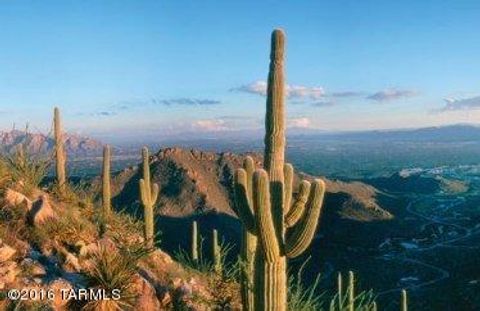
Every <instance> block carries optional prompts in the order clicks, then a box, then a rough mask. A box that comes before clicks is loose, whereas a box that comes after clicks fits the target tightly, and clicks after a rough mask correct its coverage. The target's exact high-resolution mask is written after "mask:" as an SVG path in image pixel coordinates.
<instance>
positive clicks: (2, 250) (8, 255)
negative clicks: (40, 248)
mask: <svg viewBox="0 0 480 311" xmlns="http://www.w3.org/2000/svg"><path fill="white" fill-rule="evenodd" d="M16 252H17V251H16V250H15V249H14V248H12V247H10V246H8V245H7V244H5V243H3V241H2V240H0V263H2V262H6V261H8V260H10V259H12V257H13V255H15V253H16Z"/></svg>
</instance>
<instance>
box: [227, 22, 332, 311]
mask: <svg viewBox="0 0 480 311" xmlns="http://www.w3.org/2000/svg"><path fill="white" fill-rule="evenodd" d="M284 44H285V35H284V33H283V31H281V30H275V31H274V32H273V34H272V51H271V54H270V71H269V75H268V86H267V112H266V116H265V127H266V133H265V153H264V168H265V170H263V169H259V170H256V171H255V173H254V174H253V181H250V180H248V175H247V172H246V170H245V169H243V168H241V169H238V170H237V171H236V173H235V201H236V203H237V204H236V205H235V209H236V212H237V214H238V216H239V218H240V219H241V220H242V222H243V224H244V226H245V228H246V230H248V231H249V233H251V234H254V235H255V236H256V237H257V248H256V252H255V266H254V293H255V294H254V296H255V297H254V300H255V303H254V308H255V311H285V310H286V306H287V270H286V269H287V263H286V259H287V258H295V257H297V256H299V255H301V254H302V253H303V252H304V251H305V250H306V248H307V247H308V246H309V245H310V242H311V241H312V239H313V237H314V235H315V231H316V228H317V224H318V219H319V216H320V211H321V207H322V202H323V196H324V193H325V183H324V182H323V181H321V180H319V179H317V180H315V181H314V182H313V183H312V184H310V182H308V181H302V182H301V184H300V188H299V193H298V194H297V196H296V197H295V200H293V195H292V188H293V176H294V175H293V167H292V166H291V165H290V164H285V163H284V159H285V81H284V74H283V58H284V57H283V56H284ZM250 182H252V187H251V188H252V194H253V195H252V200H250V199H249V195H248V193H249V190H248V189H249V187H248V184H249V183H250ZM292 202H293V204H292ZM287 229H290V232H288V234H287V233H286V231H287Z"/></svg>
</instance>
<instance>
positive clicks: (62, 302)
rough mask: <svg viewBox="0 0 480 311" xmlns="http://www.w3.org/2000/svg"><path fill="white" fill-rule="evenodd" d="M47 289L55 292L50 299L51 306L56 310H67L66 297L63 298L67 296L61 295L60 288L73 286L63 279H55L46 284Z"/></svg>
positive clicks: (66, 288) (64, 288)
mask: <svg viewBox="0 0 480 311" xmlns="http://www.w3.org/2000/svg"><path fill="white" fill-rule="evenodd" d="M48 288H49V289H51V290H53V291H54V292H55V296H54V297H55V298H54V299H53V300H52V307H53V309H54V310H56V311H60V310H67V304H68V299H63V298H67V297H62V290H63V291H64V292H65V291H68V290H71V289H72V288H73V286H72V284H70V282H68V281H67V280H65V279H61V278H60V279H56V280H55V281H53V282H52V283H50V284H49V286H48Z"/></svg>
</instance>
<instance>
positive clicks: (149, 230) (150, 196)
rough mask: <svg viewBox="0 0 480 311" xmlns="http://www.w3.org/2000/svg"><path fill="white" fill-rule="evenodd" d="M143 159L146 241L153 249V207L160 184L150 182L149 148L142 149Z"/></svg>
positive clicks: (142, 184) (142, 189) (142, 182)
mask: <svg viewBox="0 0 480 311" xmlns="http://www.w3.org/2000/svg"><path fill="white" fill-rule="evenodd" d="M142 158H143V178H142V179H140V182H139V186H140V199H141V201H142V205H143V218H144V222H145V224H144V225H145V229H144V234H145V241H146V242H147V245H148V246H150V247H153V245H154V235H155V217H154V211H153V207H154V206H155V202H156V201H157V198H158V192H159V187H158V184H156V183H154V184H152V182H151V180H150V164H149V155H148V149H147V147H143V149H142Z"/></svg>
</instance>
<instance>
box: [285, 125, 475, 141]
mask: <svg viewBox="0 0 480 311" xmlns="http://www.w3.org/2000/svg"><path fill="white" fill-rule="evenodd" d="M294 136H295V137H322V138H328V139H329V140H353V141H372V142H373V141H410V142H415V141H417V142H465V141H478V142H480V126H475V125H468V124H457V125H448V126H438V127H425V128H417V129H398V130H397V129H395V130H372V131H359V132H341V133H325V132H322V133H316V134H314V133H307V134H296V135H294Z"/></svg>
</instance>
